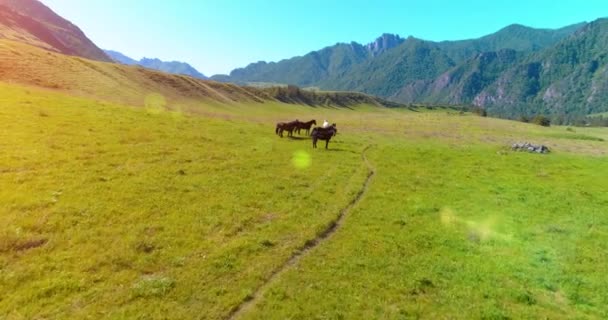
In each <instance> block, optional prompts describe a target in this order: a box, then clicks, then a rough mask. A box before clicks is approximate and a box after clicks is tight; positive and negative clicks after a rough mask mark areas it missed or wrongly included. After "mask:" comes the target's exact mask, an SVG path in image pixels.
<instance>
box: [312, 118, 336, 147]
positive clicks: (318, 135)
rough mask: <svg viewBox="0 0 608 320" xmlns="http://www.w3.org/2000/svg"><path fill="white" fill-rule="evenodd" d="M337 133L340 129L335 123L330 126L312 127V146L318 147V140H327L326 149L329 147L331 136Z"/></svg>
mask: <svg viewBox="0 0 608 320" xmlns="http://www.w3.org/2000/svg"><path fill="white" fill-rule="evenodd" d="M337 133H338V129H337V128H336V124H335V123H334V124H332V125H331V126H329V127H328V128H319V127H316V128H314V129H312V133H311V134H310V135H311V136H312V147H313V148H316V147H317V140H325V149H327V146H328V145H329V140H331V138H332V137H333V136H335V135H336V134H337Z"/></svg>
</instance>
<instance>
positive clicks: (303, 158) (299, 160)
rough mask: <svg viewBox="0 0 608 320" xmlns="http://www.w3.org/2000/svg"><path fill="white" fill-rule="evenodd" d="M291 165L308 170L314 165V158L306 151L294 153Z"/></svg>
mask: <svg viewBox="0 0 608 320" xmlns="http://www.w3.org/2000/svg"><path fill="white" fill-rule="evenodd" d="M291 163H292V164H293V166H294V167H296V168H298V169H306V168H308V167H310V165H311V164H312V157H311V156H310V154H309V153H308V152H306V151H304V150H297V151H296V152H294V153H293V157H292V158H291Z"/></svg>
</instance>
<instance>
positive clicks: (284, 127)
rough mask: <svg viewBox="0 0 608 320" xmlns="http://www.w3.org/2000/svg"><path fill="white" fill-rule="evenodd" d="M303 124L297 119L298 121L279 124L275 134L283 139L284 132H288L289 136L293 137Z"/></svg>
mask: <svg viewBox="0 0 608 320" xmlns="http://www.w3.org/2000/svg"><path fill="white" fill-rule="evenodd" d="M300 123H301V122H300V121H298V120H297V119H296V121H292V122H279V123H277V127H276V128H275V129H274V133H276V134H277V135H279V136H280V137H281V138H283V131H287V136H288V137H291V136H293V131H294V130H295V129H296V128H297V126H298V124H300Z"/></svg>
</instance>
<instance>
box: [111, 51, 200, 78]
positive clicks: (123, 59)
mask: <svg viewBox="0 0 608 320" xmlns="http://www.w3.org/2000/svg"><path fill="white" fill-rule="evenodd" d="M105 53H106V54H107V55H108V56H110V58H112V60H114V61H116V62H118V63H122V64H126V65H140V66H142V67H146V68H150V69H154V70H159V71H164V72H168V73H174V74H183V75H187V76H191V77H195V78H199V79H207V77H206V76H205V75H204V74H202V73H200V72H199V71H198V70H196V69H195V68H194V67H192V66H191V65H189V64H187V63H185V62H179V61H170V62H167V61H161V60H159V59H149V58H143V59H141V60H139V61H137V60H135V59H132V58H130V57H127V56H126V55H124V54H122V53H120V52H118V51H112V50H105Z"/></svg>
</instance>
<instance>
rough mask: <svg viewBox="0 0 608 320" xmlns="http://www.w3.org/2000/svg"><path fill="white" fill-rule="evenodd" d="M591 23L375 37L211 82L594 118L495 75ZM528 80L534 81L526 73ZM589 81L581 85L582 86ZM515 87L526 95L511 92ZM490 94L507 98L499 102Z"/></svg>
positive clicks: (240, 70) (508, 113)
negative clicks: (474, 34)
mask: <svg viewBox="0 0 608 320" xmlns="http://www.w3.org/2000/svg"><path fill="white" fill-rule="evenodd" d="M598 21H601V19H598V20H596V21H594V22H591V23H587V22H582V23H577V24H572V25H568V26H565V27H562V28H557V29H537V28H531V27H527V26H524V25H520V24H511V25H508V26H506V27H504V28H502V29H500V30H498V31H497V32H494V33H492V34H489V35H486V36H483V37H480V38H476V39H466V40H458V41H441V42H433V41H428V40H423V39H417V38H415V37H412V36H410V37H408V38H406V39H403V38H401V37H400V36H398V35H391V34H383V35H382V36H380V37H378V38H377V39H376V40H375V41H373V42H370V43H369V44H367V45H361V44H359V43H356V42H352V43H350V44H345V43H338V44H335V45H333V46H328V47H325V48H323V49H321V50H317V51H312V52H310V53H308V54H306V55H304V56H298V57H293V58H290V59H284V60H281V61H278V62H264V61H260V62H257V63H254V64H250V65H248V66H246V67H244V68H237V69H235V70H233V71H232V72H231V73H230V74H229V75H221V76H218V75H215V76H212V77H211V79H213V80H217V81H222V82H233V83H237V84H248V83H255V82H262V83H264V82H270V83H284V84H294V85H298V86H303V87H317V88H320V89H322V90H344V91H359V92H364V93H367V94H371V95H376V96H379V97H382V98H385V99H389V100H392V101H396V102H399V103H439V104H465V105H476V106H479V107H484V108H488V111H490V113H494V114H496V115H500V116H508V117H515V116H516V115H518V114H535V113H539V112H546V113H549V114H554V113H564V112H565V113H586V112H588V111H590V110H593V111H596V112H600V111H606V110H603V109H602V108H601V107H598V106H593V107H589V106H585V102H584V101H583V100H582V99H583V98H582V97H581V98H580V99H579V100H573V99H568V103H569V104H572V103H574V104H575V105H576V107H575V108H564V107H559V106H558V107H556V105H555V103H554V104H553V107H549V106H548V104H549V103H548V102H547V101H548V99H551V97H553V98H555V94H558V93H559V94H564V89H563V88H562V89H560V90H558V89H557V87H556V85H554V86H552V87H551V88H550V90H549V89H548V88H549V87H550V86H549V85H542V86H540V87H539V88H541V89H542V90H544V91H546V90H549V93H548V94H547V97H546V98H545V99H542V97H541V98H538V97H537V98H531V97H528V95H527V94H523V93H521V92H520V93H518V92H519V91H521V90H524V91H525V90H531V91H534V88H532V87H533V86H535V85H536V84H535V80H534V79H523V78H521V77H520V78H521V79H518V80H517V81H512V80H508V79H507V78H508V77H515V76H514V75H512V76H508V75H505V74H503V73H505V72H511V73H515V74H517V72H519V74H521V73H524V74H525V73H526V72H524V71H525V70H523V69H521V70H519V71H509V70H511V68H512V67H514V66H516V65H519V64H525V63H526V61H527V60H529V59H531V58H532V57H536V56H538V55H539V54H541V53H542V52H546V51H547V50H549V51H550V50H551V49H552V48H555V47H556V46H558V45H559V44H560V43H562V42H563V41H568V39H570V38H571V37H576V34H578V33H579V32H580V30H582V29H585V28H586V27H588V26H589V25H594V23H595V24H597V23H598ZM606 32H607V33H608V31H606ZM564 50H566V49H564ZM582 50H586V49H584V48H583V49H582ZM596 60H597V59H596ZM587 62H589V61H587ZM587 62H585V63H587ZM589 63H591V62H589ZM602 66H603V64H602ZM521 68H524V69H525V67H523V66H522V67H521ZM531 68H534V67H533V66H531ZM505 77H506V78H505ZM530 77H532V78H535V77H536V76H535V75H533V72H532V73H530ZM524 78H525V77H524ZM501 79H502V80H501ZM602 79H603V78H602ZM602 79H600V80H597V81H595V82H594V83H595V85H594V88H596V89H595V93H594V95H593V96H590V97H588V98H586V99H591V101H597V100H598V99H600V100H603V99H604V98H603V95H602V94H601V92H602V91H601V90H600V89H601V88H603V87H602V86H601V85H600V84H599V83H603V80H602ZM579 80H580V77H579ZM498 81H502V85H498V84H497V82H498ZM590 81H591V80H589V79H585V80H584V82H585V83H590ZM517 85H521V86H523V87H527V89H522V88H520V89H517V88H516V86H517ZM570 85H572V86H573V85H574V82H573V81H570ZM530 86H532V87H530ZM561 86H562V87H563V86H564V84H562V85H561ZM492 88H494V89H492ZM497 91H498V92H509V94H508V95H507V96H506V97H503V96H501V95H500V94H497V93H496V92H497ZM566 91H567V90H566ZM552 92H553V94H552ZM556 92H557V93H556ZM594 99H595V100H594ZM554 100H555V99H554ZM562 100H563V99H562ZM606 101H608V97H607V98H606ZM565 103H566V102H564V101H562V102H560V103H559V104H560V105H564V104H565ZM499 104H500V105H501V106H498V105H499ZM606 108H608V107H606Z"/></svg>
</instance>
